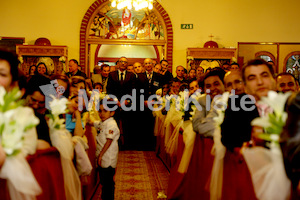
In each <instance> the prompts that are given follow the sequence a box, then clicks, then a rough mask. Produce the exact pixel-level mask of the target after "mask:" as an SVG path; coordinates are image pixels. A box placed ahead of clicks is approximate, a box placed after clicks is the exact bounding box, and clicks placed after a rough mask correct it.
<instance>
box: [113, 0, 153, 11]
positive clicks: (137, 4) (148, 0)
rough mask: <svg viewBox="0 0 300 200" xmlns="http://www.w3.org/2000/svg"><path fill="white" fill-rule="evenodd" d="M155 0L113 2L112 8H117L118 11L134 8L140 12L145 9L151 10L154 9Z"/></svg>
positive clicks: (116, 0) (121, 0) (120, 0)
mask: <svg viewBox="0 0 300 200" xmlns="http://www.w3.org/2000/svg"><path fill="white" fill-rule="evenodd" d="M153 1H154V0H111V6H112V7H117V8H118V9H123V8H125V7H127V9H129V10H130V9H132V8H134V9H135V10H140V9H143V8H148V9H149V10H151V9H152V8H153Z"/></svg>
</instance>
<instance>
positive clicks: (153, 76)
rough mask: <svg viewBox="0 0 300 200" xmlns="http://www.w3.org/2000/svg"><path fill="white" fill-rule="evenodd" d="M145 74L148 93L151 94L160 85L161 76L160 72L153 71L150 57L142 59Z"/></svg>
mask: <svg viewBox="0 0 300 200" xmlns="http://www.w3.org/2000/svg"><path fill="white" fill-rule="evenodd" d="M144 68H145V70H146V71H145V75H146V77H147V79H148V82H149V90H148V91H149V93H148V95H149V96H150V95H153V94H155V93H156V90H158V89H160V88H161V87H162V77H161V74H160V73H157V72H155V71H153V61H152V59H150V58H146V59H145V60H144Z"/></svg>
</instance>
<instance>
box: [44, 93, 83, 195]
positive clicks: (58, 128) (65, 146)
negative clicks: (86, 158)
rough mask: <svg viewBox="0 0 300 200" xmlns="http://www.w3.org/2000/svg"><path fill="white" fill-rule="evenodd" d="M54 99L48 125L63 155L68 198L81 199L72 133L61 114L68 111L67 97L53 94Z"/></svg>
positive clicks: (50, 105) (52, 140) (50, 104)
mask: <svg viewBox="0 0 300 200" xmlns="http://www.w3.org/2000/svg"><path fill="white" fill-rule="evenodd" d="M51 98H52V101H51V102H50V103H49V107H50V114H48V115H47V116H48V117H49V120H48V125H49V129H50V139H51V143H52V145H53V146H54V147H56V148H57V150H58V151H59V153H60V155H61V164H62V170H63V175H64V181H65V184H64V186H65V193H66V198H67V199H81V188H80V187H81V185H80V179H79V177H78V174H77V171H76V169H75V167H74V164H73V162H72V159H73V155H74V145H73V141H72V135H71V133H70V132H69V131H67V129H66V128H65V119H64V118H62V119H61V118H60V115H62V114H65V113H66V112H67V103H68V99H67V98H60V99H58V98H56V97H55V96H53V95H51Z"/></svg>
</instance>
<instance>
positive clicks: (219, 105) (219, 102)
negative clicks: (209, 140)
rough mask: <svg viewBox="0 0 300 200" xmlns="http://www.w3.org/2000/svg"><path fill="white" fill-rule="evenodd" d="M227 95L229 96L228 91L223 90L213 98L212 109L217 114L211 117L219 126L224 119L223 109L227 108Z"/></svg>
mask: <svg viewBox="0 0 300 200" xmlns="http://www.w3.org/2000/svg"><path fill="white" fill-rule="evenodd" d="M229 96H230V93H229V92H224V93H223V94H222V95H221V96H216V97H215V98H214V102H213V106H214V109H215V110H216V111H217V114H218V116H217V117H214V118H213V119H214V121H215V122H216V123H217V125H219V126H220V125H221V124H222V123H223V121H224V117H225V110H226V108H227V104H228V99H229Z"/></svg>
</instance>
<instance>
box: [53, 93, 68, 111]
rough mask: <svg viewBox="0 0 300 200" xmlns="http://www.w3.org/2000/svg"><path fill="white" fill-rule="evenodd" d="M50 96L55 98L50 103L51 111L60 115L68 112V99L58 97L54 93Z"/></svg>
mask: <svg viewBox="0 0 300 200" xmlns="http://www.w3.org/2000/svg"><path fill="white" fill-rule="evenodd" d="M50 96H51V97H52V98H53V100H52V101H51V102H50V103H49V106H50V109H51V113H52V114H53V115H60V114H64V113H66V109H67V102H68V99H67V98H61V99H57V98H55V97H54V96H53V95H50Z"/></svg>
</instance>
